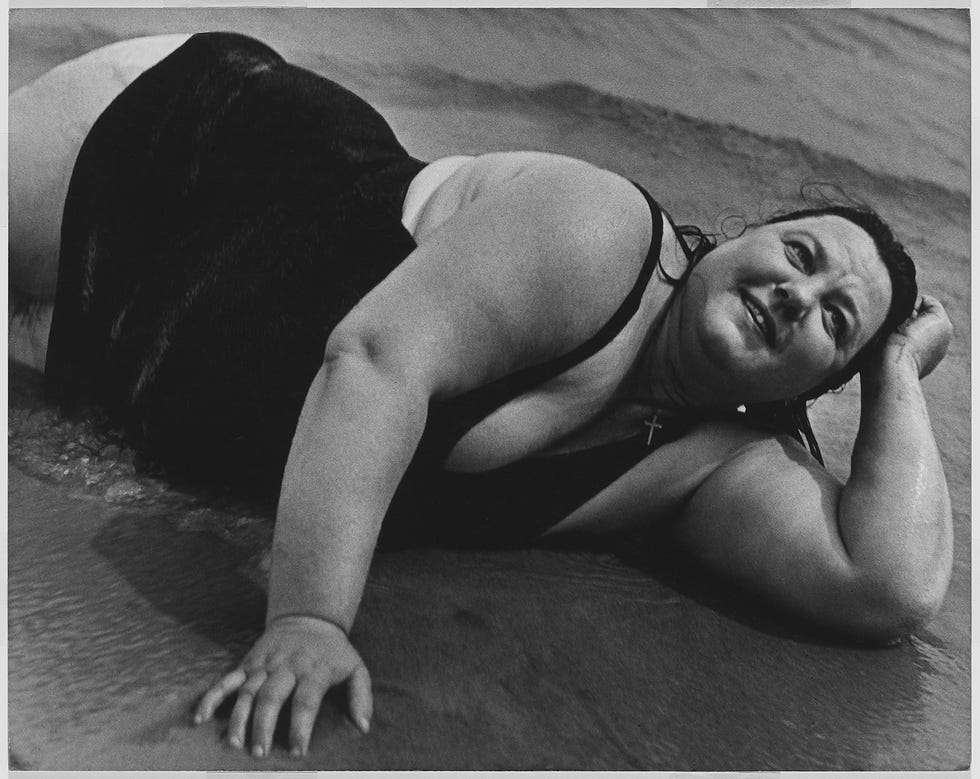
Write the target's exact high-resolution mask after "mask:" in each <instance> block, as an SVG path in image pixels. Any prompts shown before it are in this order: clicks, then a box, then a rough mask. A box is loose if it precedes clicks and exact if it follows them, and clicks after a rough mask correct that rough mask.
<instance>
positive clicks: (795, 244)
mask: <svg viewBox="0 0 980 779" xmlns="http://www.w3.org/2000/svg"><path fill="white" fill-rule="evenodd" d="M786 252H787V254H789V255H790V262H792V263H793V264H794V265H796V267H798V268H799V269H800V270H802V271H804V272H805V273H809V272H810V271H812V270H813V256H812V255H811V254H810V250H809V249H807V248H806V246H804V245H803V244H802V243H800V242H799V241H789V242H787V244H786Z"/></svg>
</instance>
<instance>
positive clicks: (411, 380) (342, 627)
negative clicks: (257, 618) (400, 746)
mask: <svg viewBox="0 0 980 779" xmlns="http://www.w3.org/2000/svg"><path fill="white" fill-rule="evenodd" d="M570 165H571V168H570V169H564V170H557V171H551V170H544V171H542V172H540V174H539V173H536V172H534V171H531V172H530V173H528V174H526V175H521V176H518V177H515V178H514V179H512V180H510V181H508V182H507V183H506V184H503V185H501V186H500V187H499V188H497V189H495V190H494V191H493V192H492V193H488V194H486V195H484V196H483V197H482V198H480V199H477V200H476V201H474V202H473V203H472V204H470V205H468V206H467V207H465V208H464V209H462V210H461V211H459V212H457V214H456V215H454V216H453V217H451V218H450V220H449V221H447V223H446V224H444V225H443V226H442V227H441V228H440V229H439V230H437V231H436V232H435V233H433V235H432V237H431V239H429V240H428V241H426V242H425V243H424V245H422V246H420V247H419V248H418V249H417V250H416V251H415V252H413V254H412V255H411V256H410V257H408V258H407V259H406V260H405V261H404V262H403V263H402V264H401V265H400V266H399V267H398V268H397V269H396V270H395V271H394V272H393V273H392V274H391V275H390V276H389V277H388V278H387V279H386V280H385V281H384V282H383V283H382V284H381V285H379V286H378V287H377V288H375V289H374V290H373V291H372V292H371V293H369V294H368V295H367V296H366V297H365V298H364V300H362V301H361V303H359V304H358V306H357V307H355V309H354V310H353V311H352V312H351V313H350V314H349V315H348V316H347V317H346V318H345V319H344V321H342V322H341V323H340V324H339V325H338V326H337V328H336V330H335V331H334V333H333V334H331V337H330V340H329V343H328V345H327V351H326V360H325V362H324V365H323V367H322V368H321V370H320V371H319V373H318V374H317V377H316V379H315V380H314V382H313V385H312V386H311V388H310V391H309V393H308V395H307V398H306V401H305V403H304V407H303V411H302V414H301V417H300V421H299V425H298V428H297V431H296V434H295V437H294V440H293V445H292V448H291V451H290V455H289V459H288V462H287V465H286V472H285V475H284V478H283V485H282V492H281V497H280V502H279V510H278V513H277V518H276V530H275V537H274V542H273V556H272V571H271V580H270V590H269V608H268V614H267V619H266V630H265V633H264V634H263V635H262V636H261V637H260V638H259V640H258V641H257V642H256V644H255V645H254V647H253V648H252V649H251V651H250V652H249V653H248V655H247V656H246V657H245V659H244V660H243V661H242V663H241V664H240V666H239V667H238V668H237V669H235V670H234V671H232V672H231V673H229V674H226V675H225V676H224V677H222V679H220V680H219V681H218V682H217V683H216V684H214V685H213V686H212V687H211V688H210V689H209V690H208V692H207V693H205V695H204V697H203V698H202V700H201V702H200V704H199V706H198V709H197V713H196V716H195V719H196V720H197V721H198V722H203V721H205V720H207V719H209V718H210V717H211V716H212V715H213V714H214V711H215V709H216V708H217V707H218V706H219V705H220V704H221V702H222V701H223V700H224V699H225V698H227V697H229V696H230V695H232V694H234V693H237V694H238V700H237V702H236V704H235V707H234V709H233V711H232V715H231V720H230V723H229V733H228V736H229V740H230V741H231V743H233V744H234V745H236V746H244V745H245V743H246V741H247V738H246V733H247V730H248V725H249V721H250V720H251V730H250V735H251V743H252V751H253V752H254V753H255V754H259V755H261V754H268V752H269V749H270V746H271V740H272V733H273V730H274V728H275V723H276V720H277V719H278V717H279V715H280V712H281V711H283V710H284V707H285V705H286V702H287V700H288V699H289V698H290V697H291V698H292V704H291V715H292V721H291V726H290V737H289V742H290V747H291V749H292V751H294V752H296V753H303V752H305V751H306V749H307V746H308V744H309V739H310V734H311V731H312V727H313V723H314V720H315V717H316V713H317V710H318V709H319V706H320V702H321V700H322V697H323V694H324V693H325V692H326V690H327V689H328V688H330V687H332V686H335V685H340V684H346V685H347V688H348V694H349V707H350V712H351V715H352V717H353V719H354V720H355V722H357V723H358V725H359V726H360V727H361V728H362V729H363V730H366V729H367V727H368V725H369V722H370V719H371V708H372V697H371V691H370V680H369V677H368V673H367V671H366V669H365V666H364V663H363V661H362V660H361V658H360V657H359V655H358V653H357V652H356V651H355V650H354V648H353V647H352V646H351V644H350V642H349V640H348V637H347V632H348V631H349V629H350V627H351V625H352V623H353V621H354V617H355V614H356V612H357V608H358V605H359V603H360V600H361V596H362V594H363V589H364V584H365V581H366V578H367V574H368V569H369V566H370V561H371V557H372V554H373V551H374V547H375V543H376V540H377V536H378V532H379V530H380V526H381V521H382V518H383V516H384V514H385V511H386V510H387V507H388V504H389V501H390V500H391V498H392V495H393V493H394V491H395V489H396V487H397V485H398V483H399V481H400V479H401V478H402V476H403V475H404V473H405V470H406V468H407V466H408V464H409V461H410V460H411V458H412V456H413V453H414V451H415V448H416V446H417V444H418V441H419V438H420V436H421V434H422V430H423V427H424V425H425V419H426V414H427V408H428V404H429V401H430V400H431V399H433V398H435V399H438V398H442V397H451V396H452V395H454V394H458V393H461V392H463V391H466V390H467V389H469V388H472V387H478V386H482V385H484V384H486V383H488V382H490V381H492V380H494V379H495V378H497V377H499V376H503V375H507V374H508V373H510V372H512V371H515V370H518V369H520V368H522V367H524V366H526V365H532V364H537V363H540V362H543V361H546V360H548V359H551V358H553V357H555V356H557V355H559V354H564V353H565V352H567V351H570V350H571V349H572V348H573V347H574V346H576V345H577V344H578V343H580V342H581V341H583V340H585V339H586V338H587V337H588V336H589V335H591V334H592V333H594V332H595V331H596V330H598V329H599V328H600V327H601V325H602V323H603V322H604V321H605V319H606V318H607V317H608V316H609V315H610V314H611V312H612V311H613V310H615V307H616V305H618V303H619V301H620V299H621V298H622V296H623V295H624V294H625V292H626V289H628V285H629V283H630V282H631V278H630V276H629V274H623V273H622V272H621V269H622V268H623V266H624V265H625V266H626V267H629V266H630V264H631V263H632V264H633V266H634V267H635V269H636V271H638V270H639V267H640V265H641V264H642V260H643V256H644V255H645V253H646V249H647V246H648V244H649V240H650V216H649V210H648V208H647V206H646V203H645V202H644V201H643V199H642V197H641V196H639V194H638V193H637V192H636V191H635V190H634V189H633V188H632V185H630V184H629V183H628V182H626V181H625V180H623V179H620V178H619V177H614V176H612V174H604V173H601V172H599V171H598V170H597V169H595V168H592V167H591V166H585V165H584V163H575V164H571V163H570ZM596 203H599V204H605V205H604V206H603V208H604V209H605V210H607V211H608V213H604V214H602V218H601V219H598V220H597V219H596V208H597V207H596V205H595V204H596ZM614 268H618V269H619V270H620V272H619V273H616V274H614V273H612V272H611V269H614ZM620 284H622V286H624V287H626V289H622V288H620V286H619V285H620ZM461 521H465V518H461Z"/></svg>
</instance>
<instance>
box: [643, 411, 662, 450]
mask: <svg viewBox="0 0 980 779" xmlns="http://www.w3.org/2000/svg"><path fill="white" fill-rule="evenodd" d="M658 419H660V414H654V415H653V419H651V420H650V421H649V422H644V423H643V424H644V425H646V426H647V427H649V428H650V433H649V434H648V435H647V446H649V445H650V442H651V441H653V431H654V430H660V428H662V427H663V425H661V424H660V423H659V422H658V421H657V420H658Z"/></svg>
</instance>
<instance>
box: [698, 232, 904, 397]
mask: <svg viewBox="0 0 980 779" xmlns="http://www.w3.org/2000/svg"><path fill="white" fill-rule="evenodd" d="M890 301H891V280H890V279H889V276H888V271H887V269H886V268H885V265H884V263H883V262H882V261H881V259H880V258H879V256H878V251H877V249H876V247H875V245H874V241H873V240H872V239H871V236H870V235H868V234H867V233H866V232H865V231H864V230H862V229H861V228H860V227H858V226H857V225H855V224H853V223H852V222H850V221H849V220H847V219H844V218H842V217H839V216H830V215H828V216H816V217H806V218H804V219H799V220H795V221H790V222H779V223H776V224H770V225H762V226H759V227H753V228H750V229H749V230H747V231H746V232H745V233H744V234H743V235H741V236H739V237H738V238H734V239H732V240H729V241H727V242H725V243H724V244H722V245H721V246H719V247H718V248H716V249H715V250H713V251H712V252H710V253H709V254H708V255H707V256H705V258H704V259H703V260H702V261H701V262H700V263H699V264H698V265H697V266H696V267H695V268H694V271H693V272H692V274H691V278H690V280H689V282H688V284H687V285H686V287H685V292H684V297H683V303H682V307H681V317H682V323H681V332H682V333H683V335H682V340H683V344H682V349H681V359H682V360H683V361H684V362H685V363H686V367H687V368H688V374H687V375H688V376H689V377H691V378H694V376H696V377H697V378H696V379H695V380H696V381H698V382H702V383H704V382H707V383H708V384H703V385H702V386H703V387H710V388H712V390H713V391H714V392H717V391H718V390H723V391H724V393H725V395H726V396H727V399H728V400H736V399H737V400H738V401H739V402H742V403H746V402H761V401H766V400H777V399H784V398H792V397H796V396H797V395H799V394H801V393H803V392H806V391H807V390H809V389H812V388H813V387H814V386H816V385H818V384H821V383H822V382H824V381H826V380H827V379H829V378H830V377H832V376H834V375H836V374H837V373H838V372H839V371H840V370H841V369H843V368H844V366H845V365H847V363H848V362H850V360H851V359H852V358H853V357H854V356H855V355H856V354H857V353H858V351H860V349H861V347H862V346H864V345H865V344H866V343H867V342H868V340H869V339H870V338H871V337H872V336H873V335H874V334H875V332H876V331H877V330H878V329H879V328H880V327H881V326H882V324H883V323H884V321H885V316H886V315H887V313H888V306H889V303H890ZM692 368H693V369H694V376H691V373H690V369H692Z"/></svg>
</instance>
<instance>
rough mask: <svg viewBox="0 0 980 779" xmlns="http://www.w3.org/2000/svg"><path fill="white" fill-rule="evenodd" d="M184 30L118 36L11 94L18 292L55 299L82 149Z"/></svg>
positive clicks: (12, 243) (13, 267) (13, 268)
mask: <svg viewBox="0 0 980 779" xmlns="http://www.w3.org/2000/svg"><path fill="white" fill-rule="evenodd" d="M188 37H189V36H188V35H183V34H182V35H161V36H153V37H147V38H135V39H133V40H127V41H120V42H119V43H114V44H111V45H109V46H104V47H102V48H100V49H96V50H94V51H91V52H88V53H87V54H84V55H82V56H81V57H78V58H76V59H73V60H69V61H68V62H64V63H62V64H61V65H58V66H57V67H55V68H52V69H51V70H50V71H48V72H47V73H45V74H44V75H43V76H41V77H40V78H38V79H36V80H35V81H33V82H31V83H30V84H27V85H25V86H23V87H21V88H20V89H18V90H16V91H15V92H14V93H13V94H11V95H10V98H9V102H8V109H9V113H8V117H9V127H10V138H9V177H8V186H9V192H8V198H9V219H10V222H9V227H10V233H9V239H8V241H9V242H8V251H9V260H8V262H9V270H10V280H9V281H10V285H11V287H12V289H14V290H15V291H16V292H18V293H20V294H21V295H24V296H27V297H29V298H33V299H41V300H47V299H50V298H52V297H53V296H54V291H55V285H56V283H57V278H58V252H59V242H60V237H61V219H62V211H63V209H64V205H65V195H66V193H67V191H68V182H69V180H70V179H71V174H72V169H73V168H74V165H75V160H76V158H77V157H78V151H79V148H80V147H81V145H82V142H83V141H84V140H85V136H86V135H87V134H88V131H89V130H90V129H91V127H92V125H93V124H94V122H95V120H96V119H98V117H99V115H100V114H101V113H102V112H103V111H104V110H105V108H106V107H107V106H108V105H109V103H111V102H112V100H113V99H114V98H115V97H116V96H117V95H118V94H119V93H120V92H122V90H123V89H124V88H125V87H126V86H127V85H128V84H129V83H130V82H132V81H133V80H134V79H136V77H137V76H139V75H140V74H141V73H142V72H143V71H145V70H146V69H147V68H150V67H152V66H153V65H154V64H156V63H157V62H159V61H160V60H161V59H163V58H164V57H166V56H167V55H168V54H170V53H171V52H172V51H173V50H174V49H176V48H177V47H178V46H180V45H181V44H182V43H184V42H185V41H186V40H187V38H188Z"/></svg>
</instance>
